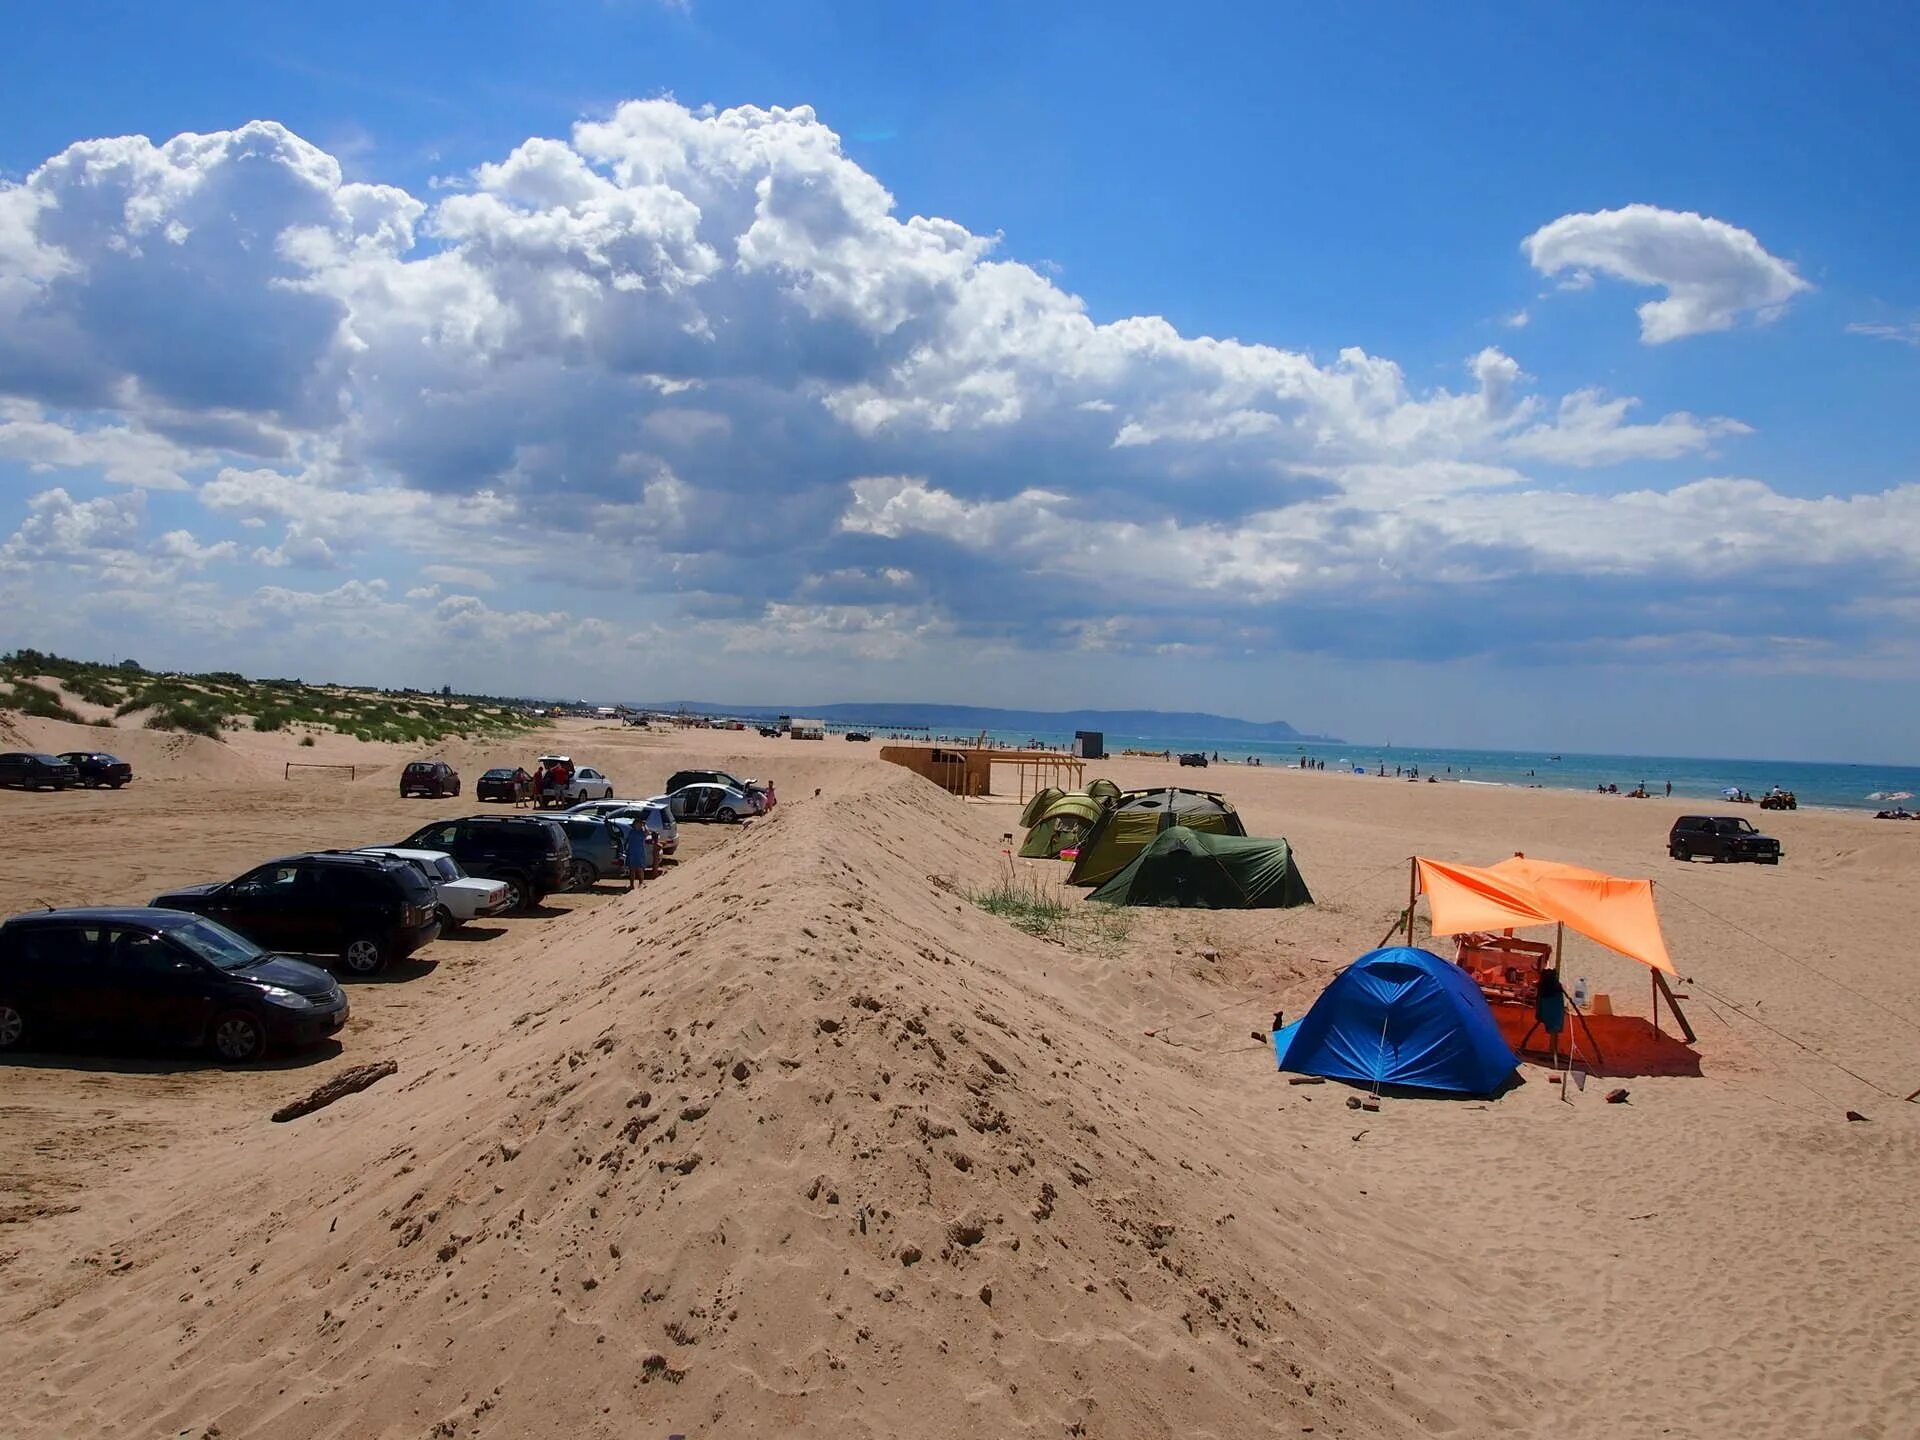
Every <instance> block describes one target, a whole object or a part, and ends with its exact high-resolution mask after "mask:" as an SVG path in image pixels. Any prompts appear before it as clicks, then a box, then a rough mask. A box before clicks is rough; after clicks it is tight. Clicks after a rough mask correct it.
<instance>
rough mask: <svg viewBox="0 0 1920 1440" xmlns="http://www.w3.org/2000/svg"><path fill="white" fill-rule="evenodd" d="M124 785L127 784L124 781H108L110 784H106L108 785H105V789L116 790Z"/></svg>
mask: <svg viewBox="0 0 1920 1440" xmlns="http://www.w3.org/2000/svg"><path fill="white" fill-rule="evenodd" d="M126 783H127V782H126V781H124V780H114V781H110V782H109V783H108V785H107V788H108V789H109V790H118V789H119V788H120V787H121V786H122V785H124V784H126Z"/></svg>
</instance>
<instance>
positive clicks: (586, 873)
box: [570, 860, 600, 890]
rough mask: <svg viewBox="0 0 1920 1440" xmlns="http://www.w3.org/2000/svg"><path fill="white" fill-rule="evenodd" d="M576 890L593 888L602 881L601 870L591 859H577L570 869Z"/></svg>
mask: <svg viewBox="0 0 1920 1440" xmlns="http://www.w3.org/2000/svg"><path fill="white" fill-rule="evenodd" d="M570 874H571V877H572V881H573V887H572V888H573V889H575V890H591V889H592V888H593V887H594V886H595V885H597V884H598V883H599V882H600V872H599V871H598V870H596V869H595V868H594V866H593V862H592V861H591V860H575V861H574V862H573V865H572V867H571V870H570Z"/></svg>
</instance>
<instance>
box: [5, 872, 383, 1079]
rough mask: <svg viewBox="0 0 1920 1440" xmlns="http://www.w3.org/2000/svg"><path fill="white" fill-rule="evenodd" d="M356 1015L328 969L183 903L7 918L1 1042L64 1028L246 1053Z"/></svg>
mask: <svg viewBox="0 0 1920 1440" xmlns="http://www.w3.org/2000/svg"><path fill="white" fill-rule="evenodd" d="M346 1023H347V997H346V996H345V995H344V994H342V993H341V990H340V986H339V985H338V984H337V983H336V982H335V981H334V978H333V977H332V976H331V975H329V974H327V972H326V971H324V970H321V969H318V968H316V967H315V966H312V965H304V964H302V963H301V962H300V961H298V960H288V959H286V958H285V957H283V956H280V955H274V954H270V953H268V952H267V951H265V950H262V949H261V948H260V947H259V946H258V945H255V944H254V943H253V942H252V941H250V940H247V939H245V938H244V937H242V936H239V935H236V934H234V932H233V931H231V930H229V929H227V928H226V927H225V926H223V925H217V924H215V923H214V922H213V921H211V920H208V919H205V918H204V917H202V916H199V915H188V914H185V913H184V912H181V911H178V910H152V909H112V910H104V909H103V910H47V911H44V912H41V913H39V914H31V915H16V916H14V917H13V918H12V919H11V920H8V921H7V922H6V923H4V924H0V1053H5V1052H8V1051H17V1050H23V1049H26V1048H28V1047H29V1046H33V1047H37V1046H38V1045H39V1044H40V1042H41V1040H42V1039H43V1037H44V1038H52V1037H54V1036H56V1035H60V1036H71V1037H74V1038H85V1039H100V1040H108V1041H114V1042H119V1043H121V1044H126V1045H131V1046H141V1047H147V1046H189V1047H192V1048H196V1049H198V1048H202V1047H204V1048H206V1049H210V1050H212V1052H213V1053H214V1054H215V1055H216V1056H218V1057H219V1058H220V1059H222V1060H225V1061H228V1062H231V1063H236V1064H237V1063H241V1062H245V1061H250V1060H258V1059H260V1058H261V1057H262V1056H264V1055H266V1054H267V1053H268V1052H269V1051H271V1050H275V1049H286V1048H291V1047H294V1046H298V1045H309V1044H313V1043H314V1042H316V1041H319V1040H324V1039H325V1038H326V1037H327V1036H329V1035H332V1034H333V1033H335V1032H336V1031H337V1030H339V1029H340V1027H341V1026H343V1025H345V1024H346Z"/></svg>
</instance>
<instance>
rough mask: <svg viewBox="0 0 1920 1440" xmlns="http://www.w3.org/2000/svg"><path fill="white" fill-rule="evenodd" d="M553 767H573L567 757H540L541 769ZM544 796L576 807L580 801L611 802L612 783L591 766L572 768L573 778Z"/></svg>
mask: <svg viewBox="0 0 1920 1440" xmlns="http://www.w3.org/2000/svg"><path fill="white" fill-rule="evenodd" d="M555 765H567V766H573V759H572V757H571V756H567V755H542V756H541V757H540V766H541V768H542V769H550V768H551V767H553V766H555ZM545 794H546V798H547V799H548V800H554V799H558V800H559V801H560V802H561V803H563V804H567V805H577V804H579V803H580V801H582V800H611V799H612V798H613V781H612V780H610V779H608V778H607V777H606V776H605V775H603V774H601V773H600V772H599V771H598V770H596V769H594V768H593V766H591V765H580V766H573V777H572V778H571V779H570V780H568V781H567V783H566V784H565V785H562V786H561V787H560V788H559V789H558V790H557V791H555V790H551V789H549V790H548V791H546V792H545Z"/></svg>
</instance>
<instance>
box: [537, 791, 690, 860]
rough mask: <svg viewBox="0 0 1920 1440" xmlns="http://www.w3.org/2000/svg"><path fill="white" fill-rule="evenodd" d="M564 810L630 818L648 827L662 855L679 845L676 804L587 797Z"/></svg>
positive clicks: (672, 850) (674, 849)
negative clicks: (585, 799) (674, 815)
mask: <svg viewBox="0 0 1920 1440" xmlns="http://www.w3.org/2000/svg"><path fill="white" fill-rule="evenodd" d="M565 813H566V814H568V815H603V816H605V817H606V818H607V819H609V820H630V821H633V822H635V823H637V824H641V825H644V826H645V827H646V828H647V830H648V831H649V832H650V833H651V834H652V835H653V837H654V843H655V844H656V845H658V846H659V848H660V853H661V854H662V855H671V854H673V852H674V851H676V850H678V849H679V848H680V827H679V825H677V824H676V823H674V818H673V807H672V806H670V805H668V804H667V803H666V801H665V800H587V801H584V802H582V803H581V804H579V805H575V806H574V807H573V808H572V809H571V810H568V811H566V812H565Z"/></svg>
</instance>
